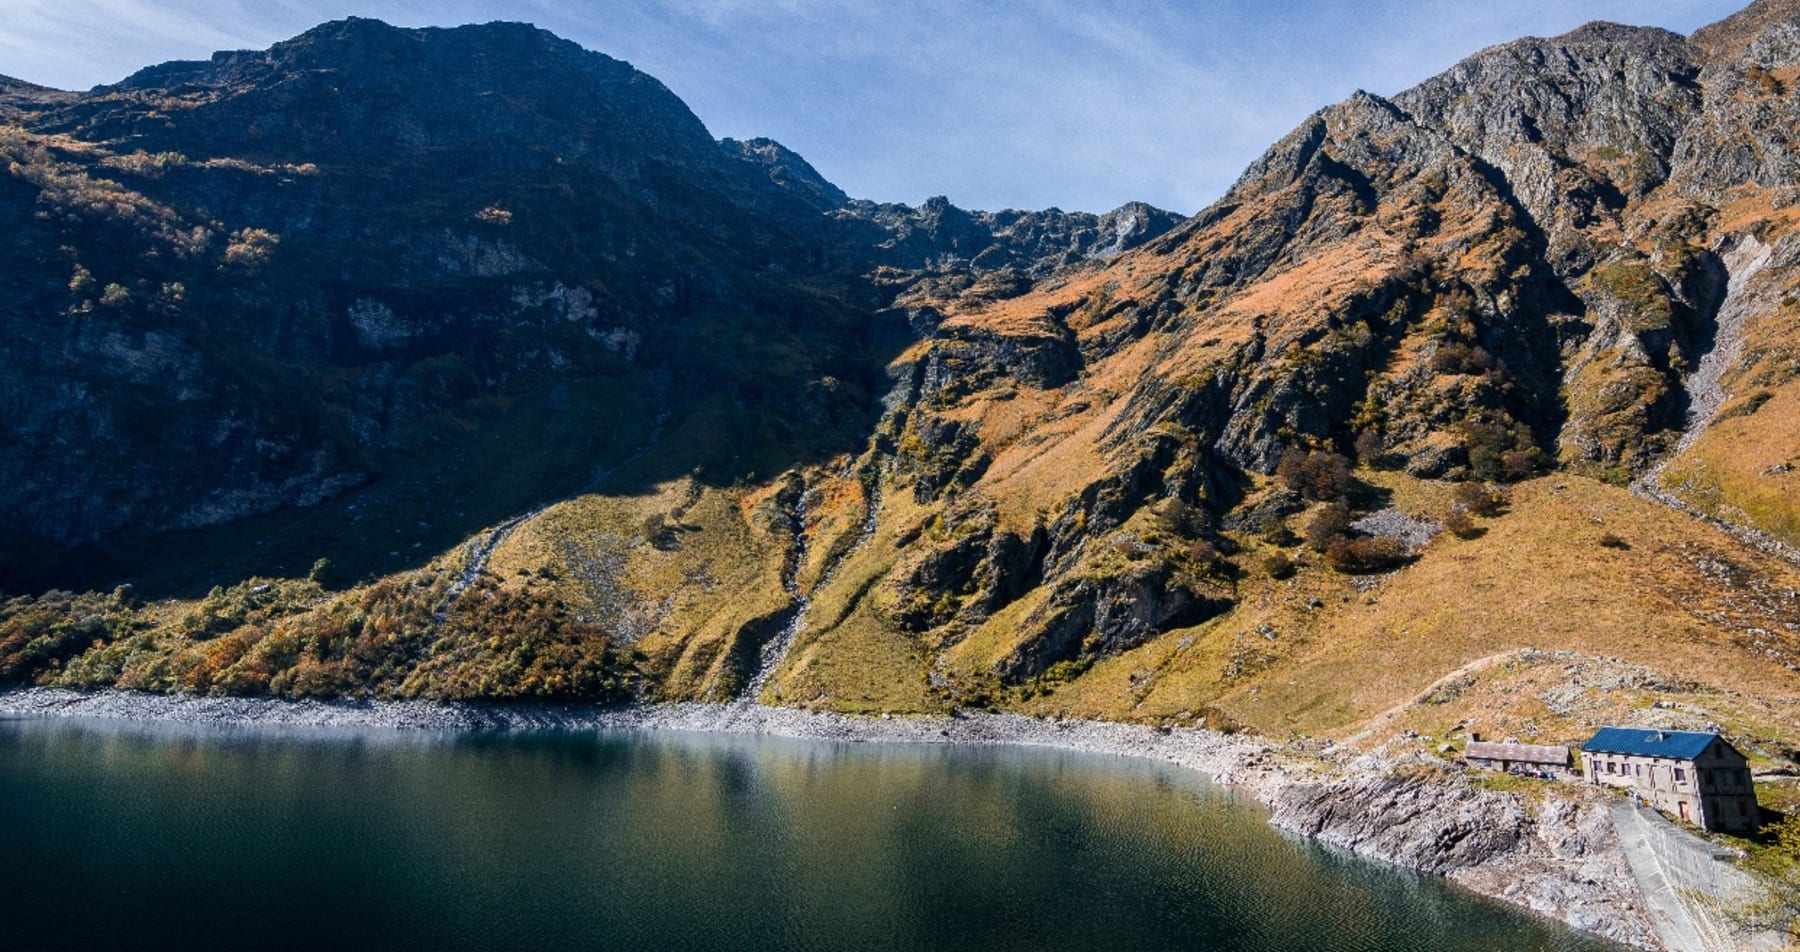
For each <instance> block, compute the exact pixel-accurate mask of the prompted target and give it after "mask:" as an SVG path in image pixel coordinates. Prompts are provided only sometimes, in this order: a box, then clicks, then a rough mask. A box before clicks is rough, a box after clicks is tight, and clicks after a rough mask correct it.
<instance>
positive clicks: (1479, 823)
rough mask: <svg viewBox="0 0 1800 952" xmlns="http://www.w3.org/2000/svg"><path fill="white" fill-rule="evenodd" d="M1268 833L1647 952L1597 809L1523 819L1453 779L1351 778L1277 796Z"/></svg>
mask: <svg viewBox="0 0 1800 952" xmlns="http://www.w3.org/2000/svg"><path fill="white" fill-rule="evenodd" d="M1270 800H1271V803H1270V805H1271V807H1272V809H1273V813H1274V815H1273V816H1272V817H1271V819H1270V822H1271V823H1273V824H1274V825H1275V826H1277V827H1280V828H1282V829H1287V830H1292V831H1294V832H1296V833H1299V834H1301V835H1304V836H1309V837H1313V838H1315V839H1318V840H1319V841H1321V842H1323V843H1327V844H1330V845H1333V846H1338V847H1342V848H1344V849H1347V850H1350V851H1351V852H1354V853H1356V854H1357V855H1359V856H1364V857H1367V858H1370V859H1376V860H1380V861H1382V862H1386V863H1392V864H1394V865H1398V866H1405V867H1408V868H1413V869H1421V870H1425V871H1427V872H1430V873H1434V874H1436V875H1440V876H1445V877H1448V878H1449V879H1451V880H1453V881H1455V882H1458V883H1461V884H1463V885H1465V886H1468V887H1470V888H1473V889H1475V890H1476V891H1478V892H1482V893H1486V894H1488V895H1493V896H1498V897H1501V898H1505V899H1507V900H1509V901H1511V902H1514V903H1517V904H1519V905H1522V906H1525V907H1527V908H1529V909H1531V910H1532V911H1533V912H1536V913H1538V914H1539V915H1545V916H1550V917H1552V918H1556V919H1561V920H1563V921H1565V922H1568V923H1570V924H1571V925H1574V926H1576V927H1577V928H1580V929H1585V930H1588V931H1591V932H1596V933H1599V934H1600V935H1604V936H1606V937H1607V938H1609V939H1613V940H1615V941H1618V942H1623V943H1626V944H1628V945H1632V946H1637V947H1640V948H1655V947H1657V945H1658V942H1657V938H1656V935H1655V933H1654V931H1653V930H1652V927H1651V924H1650V919H1649V916H1648V915H1647V913H1646V911H1645V910H1644V908H1643V905H1642V900H1641V898H1640V896H1639V895H1638V892H1637V888H1636V886H1635V883H1634V881H1633V879H1632V876H1631V871H1630V869H1629V868H1628V867H1627V866H1626V863H1625V857H1624V855H1623V853H1622V851H1621V849H1620V846H1619V842H1618V836H1617V834H1616V833H1615V832H1614V830H1613V826H1612V822H1611V819H1610V818H1609V816H1608V813H1607V808H1606V805H1605V804H1600V803H1583V802H1577V801H1572V800H1564V799H1557V798H1552V799H1548V800H1546V801H1545V802H1544V803H1543V804H1542V805H1541V807H1540V808H1539V809H1537V810H1534V811H1527V810H1526V809H1525V808H1524V803H1523V802H1522V801H1521V800H1520V798H1518V797H1517V796H1514V795H1509V794H1502V793H1498V792H1495V791H1492V790H1484V789H1481V788H1479V787H1476V786H1474V785H1472V784H1471V783H1470V782H1469V780H1468V779H1467V778H1466V777H1464V776H1452V777H1438V778H1431V779H1423V778H1416V777H1415V778H1406V777H1402V776H1398V775H1395V774H1392V773H1358V774H1353V775H1351V776H1350V777H1348V778H1345V779H1342V780H1336V781H1332V782H1329V783H1298V784H1293V785H1289V786H1285V787H1283V788H1281V789H1279V790H1278V791H1277V792H1275V793H1273V795H1272V796H1271V797H1270Z"/></svg>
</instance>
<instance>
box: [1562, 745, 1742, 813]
mask: <svg viewBox="0 0 1800 952" xmlns="http://www.w3.org/2000/svg"><path fill="white" fill-rule="evenodd" d="M1581 754H1582V766H1581V773H1582V777H1583V778H1584V779H1586V780H1587V782H1588V783H1596V784H1605V785H1607V786H1613V787H1624V788H1626V789H1628V790H1630V791H1631V792H1632V793H1633V794H1635V795H1636V796H1637V797H1638V799H1640V800H1642V801H1644V802H1646V803H1648V804H1650V805H1651V806H1654V807H1656V808H1657V809H1658V810H1661V811H1662V812H1664V813H1667V814H1670V815H1672V816H1678V817H1680V818H1681V819H1683V820H1686V821H1688V822H1689V823H1692V824H1694V825H1695V826H1698V827H1700V828H1702V829H1707V830H1724V831H1728V832H1742V831H1749V830H1754V829H1756V828H1757V827H1758V826H1759V825H1761V823H1762V808H1761V807H1760V806H1758V805H1757V802H1756V786H1755V784H1754V783H1752V782H1751V779H1750V764H1749V761H1748V760H1746V759H1745V758H1744V755H1743V754H1742V753H1740V752H1739V751H1738V749H1737V748H1736V747H1733V746H1731V742H1730V741H1727V740H1726V739H1725V738H1723V737H1721V736H1719V735H1718V734H1716V733H1713V732H1710V731H1667V730H1657V729H1655V728H1644V727H1602V728H1600V731H1599V733H1597V734H1595V735H1594V737H1593V739H1592V740H1589V741H1588V742H1587V743H1585V744H1583V745H1581Z"/></svg>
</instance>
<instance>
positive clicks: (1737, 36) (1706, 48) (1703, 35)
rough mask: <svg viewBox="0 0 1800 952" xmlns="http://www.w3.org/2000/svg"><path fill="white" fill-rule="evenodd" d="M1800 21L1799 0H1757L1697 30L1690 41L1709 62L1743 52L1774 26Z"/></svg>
mask: <svg viewBox="0 0 1800 952" xmlns="http://www.w3.org/2000/svg"><path fill="white" fill-rule="evenodd" d="M1796 25H1800V0H1756V2H1755V3H1752V4H1750V5H1749V6H1748V7H1745V8H1744V9H1742V10H1740V11H1738V12H1737V13H1734V14H1732V15H1731V16H1728V17H1726V18H1725V19H1723V20H1720V21H1719V22H1717V23H1714V24H1712V25H1710V26H1704V27H1701V28H1700V29H1698V30H1695V31H1694V35H1693V36H1692V37H1690V38H1689V42H1690V43H1692V44H1693V45H1694V47H1695V48H1696V49H1698V50H1699V51H1700V54H1701V55H1702V56H1703V57H1704V58H1705V59H1706V60H1707V62H1710V63H1716V62H1721V61H1725V60H1730V59H1734V58H1736V57H1737V56H1739V55H1741V54H1743V53H1744V52H1745V51H1746V50H1747V49H1748V48H1749V47H1750V46H1751V44H1753V43H1755V42H1756V41H1757V40H1758V39H1760V38H1761V37H1762V36H1764V35H1765V34H1767V33H1768V32H1769V31H1770V30H1771V29H1773V28H1778V27H1788V28H1793V27H1795V26H1796Z"/></svg>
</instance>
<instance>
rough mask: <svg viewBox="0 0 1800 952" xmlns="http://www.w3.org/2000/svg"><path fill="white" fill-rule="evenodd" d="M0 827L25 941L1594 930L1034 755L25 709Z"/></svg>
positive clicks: (706, 944)
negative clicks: (350, 727) (92, 715)
mask: <svg viewBox="0 0 1800 952" xmlns="http://www.w3.org/2000/svg"><path fill="white" fill-rule="evenodd" d="M0 817H4V818H5V820H6V826H7V830H8V834H9V835H8V837H7V839H8V841H9V842H8V850H7V858H8V859H9V860H10V862H8V863H5V864H0V870H3V871H0V897H4V900H3V901H4V903H5V904H6V906H8V907H10V909H11V911H12V912H13V913H14V915H11V916H9V917H8V921H9V922H12V923H20V922H23V923H24V924H23V926H22V928H23V933H22V935H20V936H19V939H20V943H19V944H18V945H17V946H15V947H19V948H37V947H47V948H96V947H113V948H123V947H127V946H130V947H133V948H146V947H148V948H163V947H166V948H178V947H179V948H184V949H186V948H192V947H193V946H194V945H195V944H196V943H200V944H205V945H223V946H232V947H260V948H316V947H319V946H322V945H342V946H350V947H385V948H445V949H454V948H495V947H529V948H533V949H562V948H568V949H581V948H607V949H612V948H643V949H664V948H668V949H846V948H859V949H921V950H923V949H933V950H935V949H997V950H1006V949H1021V950H1023V949H1033V950H1036V949H1102V948H1120V949H1304V948H1319V949H1370V950H1375V949H1421V950H1423V949H1586V948H1601V947H1602V946H1601V945H1600V944H1598V943H1594V942H1589V941H1586V940H1583V939H1581V938H1580V937H1577V936H1575V935H1574V934H1572V933H1570V932H1568V931H1567V930H1563V929H1560V928H1557V927H1554V926H1552V925H1550V924H1546V923H1542V922H1539V921H1537V920H1534V919H1530V918H1528V917H1525V916H1523V915H1520V914H1518V913H1515V912H1512V911H1510V910H1507V909H1505V908H1503V907H1499V906H1496V905H1494V904H1491V903H1486V902H1482V901H1479V900H1476V899H1474V898H1473V897H1470V896H1467V895H1464V894H1462V893H1459V892H1456V891H1453V890H1451V889H1449V888H1447V887H1445V886H1443V885H1442V884H1440V883H1438V882H1435V881H1432V880H1428V879H1425V878H1422V877H1417V876H1412V875H1409V874H1406V873H1402V872H1399V871H1394V870H1387V869H1383V868H1377V867H1373V866H1370V865H1367V864H1364V863H1360V862H1356V861H1352V860H1347V859H1344V858H1341V857H1337V856H1334V855H1331V854H1329V853H1326V852H1324V851H1322V850H1319V849H1317V848H1314V847H1311V846H1309V845H1307V844H1304V843H1297V842H1294V841H1291V840H1288V839H1285V838H1283V837H1281V836H1278V835H1276V834H1275V833H1274V832H1272V831H1271V830H1270V829H1268V827H1267V826H1266V825H1265V823H1264V821H1263V820H1264V818H1263V815H1262V814H1261V813H1260V811H1258V810H1257V809H1256V808H1255V807H1254V806H1253V805H1250V804H1245V803H1242V802H1239V801H1237V800H1235V799H1233V798H1232V797H1231V796H1230V795H1228V794H1226V793H1224V792H1222V791H1219V790H1217V789H1216V788H1213V787H1210V786H1209V785H1207V784H1206V783H1204V782H1203V781H1202V780H1200V779H1199V778H1197V777H1196V776H1194V775H1193V774H1191V773H1190V772H1187V771H1181V770H1177V769H1174V768H1171V767H1165V766H1162V765H1156V764H1149V763H1142V762H1138V761H1132V760H1127V759H1116V758H1100V757H1093V756H1084V755H1076V754H1068V753H1062V752H1056V751H1044V750H1032V749H1011V748H947V747H935V746H908V745H876V744H867V745H863V744H831V743H822V742H810V741H807V742H803V741H785V740H772V739H756V738H741V737H717V736H707V735H684V734H673V733H659V734H646V735H628V734H611V735H601V736H598V737H596V736H593V735H555V734H552V735H532V736H526V737H520V736H513V735H444V734H437V735H434V734H425V733H419V732H379V731H334V730H322V729H291V730H281V729H268V728H260V727H259V728H241V727H240V728H196V727H191V726H161V725H134V724H120V723H116V722H79V721H40V720H25V721H10V722H0Z"/></svg>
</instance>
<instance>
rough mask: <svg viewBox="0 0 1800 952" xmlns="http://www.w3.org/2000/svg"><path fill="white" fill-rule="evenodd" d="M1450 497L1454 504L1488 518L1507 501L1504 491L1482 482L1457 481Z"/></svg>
mask: <svg viewBox="0 0 1800 952" xmlns="http://www.w3.org/2000/svg"><path fill="white" fill-rule="evenodd" d="M1452 498H1453V499H1454V500H1455V503H1456V505H1459V506H1461V507H1463V508H1464V509H1467V510H1469V511H1470V512H1472V513H1474V514H1476V515H1478V516H1488V517H1490V518H1491V517H1493V516H1497V515H1499V514H1500V513H1501V512H1502V511H1503V510H1504V509H1505V508H1506V504H1507V502H1508V501H1509V500H1508V499H1507V498H1506V494H1505V493H1503V492H1501V491H1500V490H1498V489H1495V488H1494V487H1492V486H1489V485H1486V484H1484V483H1458V484H1457V487H1456V489H1455V491H1454V492H1453V493H1452Z"/></svg>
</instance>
